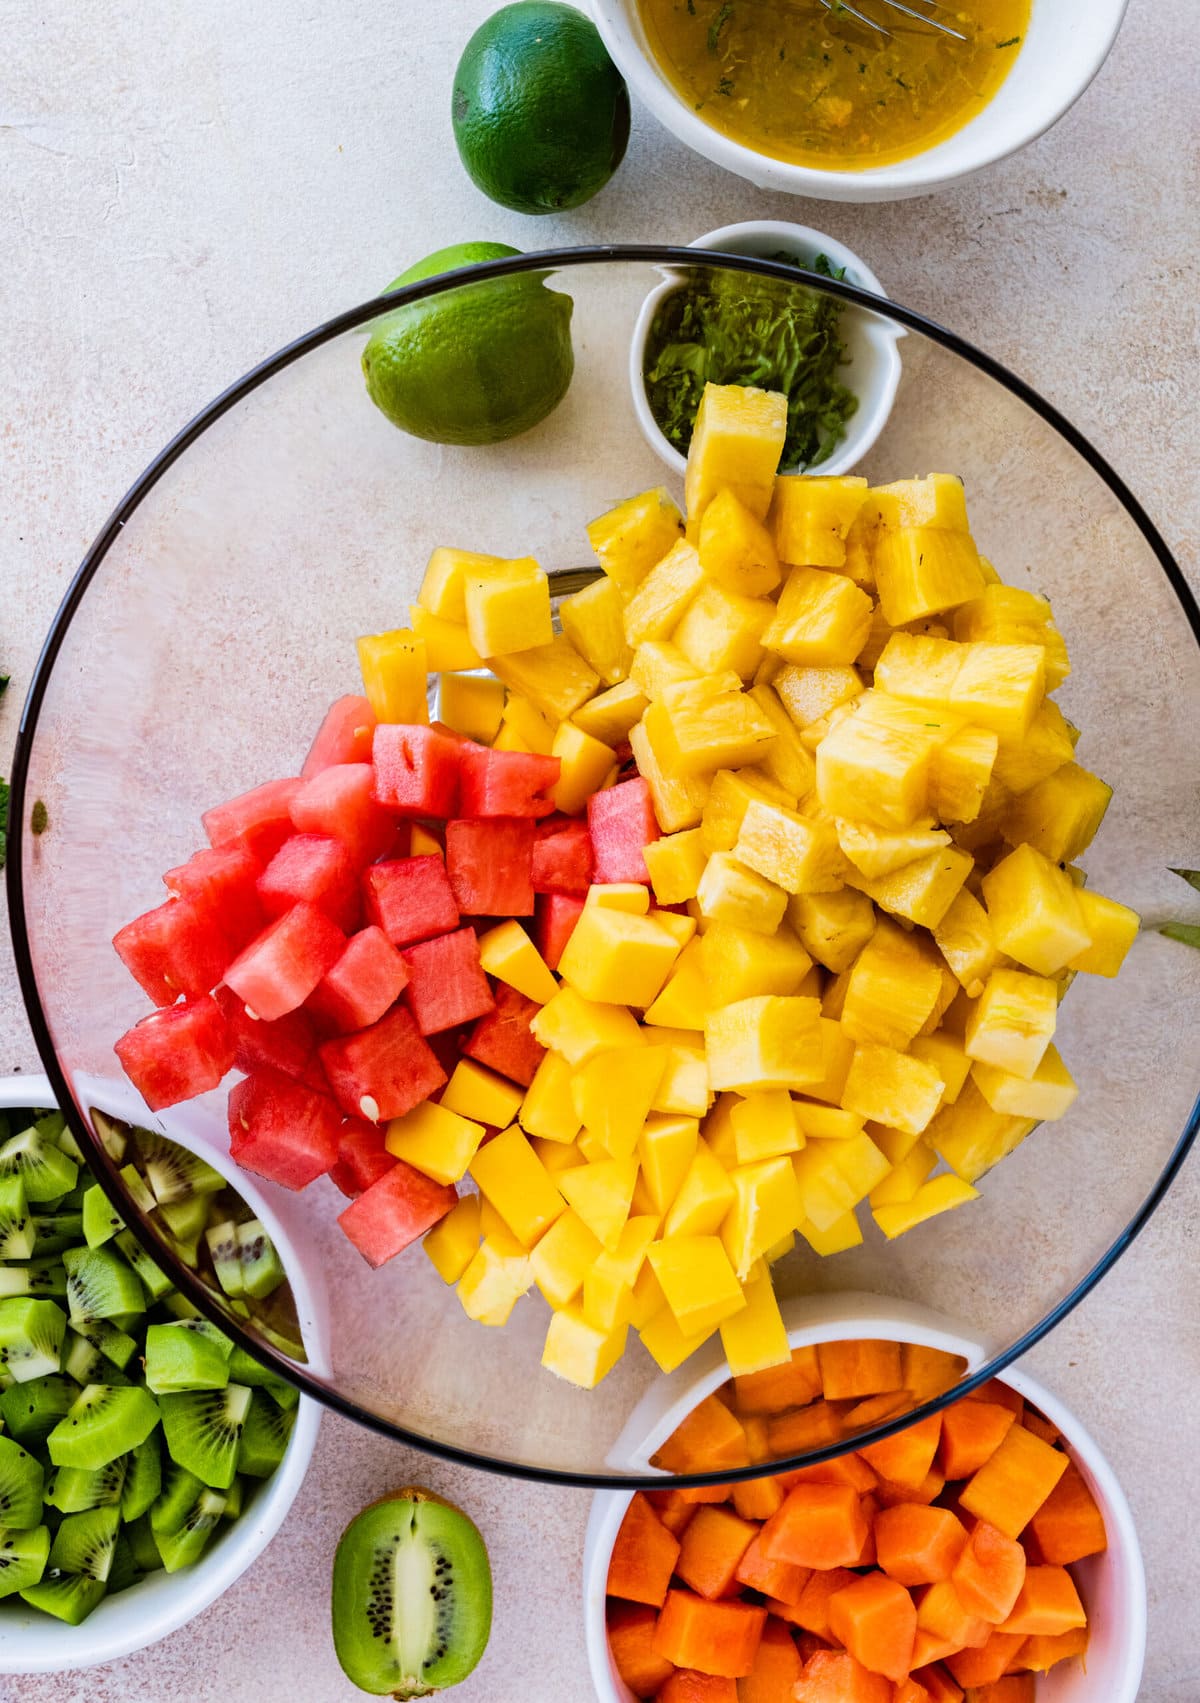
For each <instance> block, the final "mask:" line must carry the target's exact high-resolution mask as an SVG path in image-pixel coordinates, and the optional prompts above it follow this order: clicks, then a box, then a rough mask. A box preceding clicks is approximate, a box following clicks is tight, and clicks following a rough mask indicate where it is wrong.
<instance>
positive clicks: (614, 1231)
mask: <svg viewBox="0 0 1200 1703" xmlns="http://www.w3.org/2000/svg"><path fill="white" fill-rule="evenodd" d="M489 1145H494V1143H489ZM485 1151H486V1149H485ZM637 1174H638V1168H637V1160H636V1159H605V1160H601V1161H600V1162H599V1163H598V1164H592V1165H581V1166H579V1167H578V1169H576V1170H573V1171H559V1172H558V1173H557V1176H556V1181H557V1183H558V1187H559V1189H560V1190H561V1191H562V1194H563V1195H564V1197H565V1199H566V1201H567V1204H568V1205H569V1206H571V1207H573V1208H574V1210H575V1212H576V1213H577V1214H578V1216H579V1217H580V1218H582V1219H583V1222H584V1223H585V1224H586V1225H587V1227H588V1229H589V1230H590V1231H591V1232H592V1234H593V1235H594V1236H595V1237H596V1238H597V1239H598V1240H599V1241H600V1242H601V1243H602V1244H603V1245H604V1246H605V1247H606V1248H608V1247H613V1246H615V1244H616V1242H617V1240H618V1238H619V1236H620V1234H621V1231H622V1229H623V1227H624V1224H625V1221H626V1219H627V1218H628V1217H629V1209H630V1206H631V1204H632V1202H633V1189H634V1184H635V1183H636V1182H637Z"/></svg>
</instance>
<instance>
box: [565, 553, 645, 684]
mask: <svg viewBox="0 0 1200 1703" xmlns="http://www.w3.org/2000/svg"><path fill="white" fill-rule="evenodd" d="M558 616H559V620H560V621H561V622H562V630H563V632H564V633H565V634H566V635H567V637H568V638H569V639H570V641H571V643H572V644H573V645H574V646H575V649H576V650H577V651H578V652H579V654H580V656H581V657H582V658H583V659H584V661H585V662H586V663H588V664H589V666H590V667H592V668H594V669H595V671H596V673H597V674H598V675H599V676H600V678H601V680H602V681H603V682H604V684H605V685H606V686H615V685H616V684H617V682H618V681H619V680H624V679H626V678H627V676H628V674H629V664H630V662H631V660H632V657H631V653H630V650H629V646H628V645H627V644H626V642H625V606H624V602H623V599H622V597H621V592H620V588H619V587H618V585H617V583H616V581H615V580H611V579H608V578H607V577H605V578H601V579H597V580H593V582H592V584H591V585H588V586H585V587H584V588H583V590H582V591H577V592H575V593H574V595H573V596H571V597H564V598H563V600H562V602H561V603H560V604H559V606H558Z"/></svg>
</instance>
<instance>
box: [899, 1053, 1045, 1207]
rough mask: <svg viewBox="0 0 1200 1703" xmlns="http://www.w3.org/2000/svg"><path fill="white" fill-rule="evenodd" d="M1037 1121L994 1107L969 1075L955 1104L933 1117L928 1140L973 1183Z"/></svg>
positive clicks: (956, 1171) (926, 1136) (926, 1133)
mask: <svg viewBox="0 0 1200 1703" xmlns="http://www.w3.org/2000/svg"><path fill="white" fill-rule="evenodd" d="M1035 1121H1036V1120H1035V1119H1033V1118H1023V1117H1018V1116H1016V1115H1015V1114H1014V1113H1011V1112H996V1111H993V1110H992V1108H991V1107H990V1106H989V1105H988V1103H987V1101H986V1100H985V1099H984V1097H983V1095H982V1094H981V1093H980V1092H979V1088H978V1087H977V1085H976V1083H975V1081H974V1079H973V1078H972V1077H968V1078H967V1080H966V1082H965V1083H964V1084H963V1088H962V1091H961V1093H960V1094H959V1096H958V1099H957V1100H956V1101H955V1102H954V1104H953V1105H944V1106H943V1107H942V1108H941V1110H940V1111H939V1112H938V1114H937V1116H936V1117H935V1118H934V1119H933V1122H932V1123H931V1124H930V1125H929V1127H928V1129H927V1130H926V1131H925V1141H926V1143H927V1144H928V1146H930V1147H932V1148H933V1149H934V1150H935V1151H936V1152H937V1153H940V1154H941V1156H942V1158H943V1159H944V1160H945V1161H946V1163H947V1165H949V1166H950V1167H951V1168H952V1169H953V1170H954V1172H955V1173H956V1174H957V1175H958V1176H960V1177H962V1178H964V1179H965V1180H966V1181H967V1182H968V1183H974V1182H977V1181H978V1179H979V1178H980V1177H982V1176H983V1174H984V1172H985V1171H990V1170H991V1168H992V1166H993V1165H998V1164H999V1163H1000V1161H1001V1159H1005V1158H1007V1156H1008V1155H1009V1154H1010V1153H1011V1152H1012V1151H1013V1149H1014V1148H1015V1147H1019V1146H1020V1144H1021V1142H1022V1141H1024V1139H1025V1137H1026V1136H1027V1135H1028V1134H1029V1132H1030V1130H1031V1129H1033V1127H1034V1124H1035Z"/></svg>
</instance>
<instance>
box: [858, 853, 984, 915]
mask: <svg viewBox="0 0 1200 1703" xmlns="http://www.w3.org/2000/svg"><path fill="white" fill-rule="evenodd" d="M974 867H975V860H974V858H973V857H972V856H971V854H970V852H968V851H963V850H962V849H961V848H960V847H958V846H943V847H942V848H941V849H940V850H938V851H932V852H927V853H926V854H925V856H923V857H918V858H914V860H913V861H912V863H906V864H905V865H904V866H903V868H901V869H894V870H892V872H891V874H890V875H878V876H876V877H875V878H874V879H873V880H868V879H867V878H866V876H863V875H856V876H851V877H848V879H849V880H850V881H851V883H852V885H853V886H855V887H860V888H861V889H862V891H863V892H864V893H867V894H869V895H870V897H871V898H872V899H874V901H875V903H876V904H877V905H878V906H879V908H880V910H883V911H887V912H888V913H889V914H890V915H892V916H895V917H903V918H904V919H905V921H906V922H912V923H916V924H917V925H918V926H919V927H921V928H936V927H937V925H938V923H940V922H941V920H942V918H943V917H944V916H945V914H946V912H947V911H948V910H949V909H950V906H951V904H952V903H953V902H954V900H955V898H956V897H957V895H958V894H959V892H960V891H961V890H962V887H963V884H964V883H965V881H966V879H967V877H968V876H969V875H970V873H971V871H972V869H973V868H974Z"/></svg>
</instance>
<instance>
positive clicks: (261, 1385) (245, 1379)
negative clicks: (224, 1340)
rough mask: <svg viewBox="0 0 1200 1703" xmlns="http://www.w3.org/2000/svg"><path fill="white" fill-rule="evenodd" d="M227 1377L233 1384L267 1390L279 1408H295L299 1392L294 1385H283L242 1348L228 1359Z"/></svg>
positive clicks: (236, 1349) (234, 1351) (280, 1380)
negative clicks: (248, 1385)
mask: <svg viewBox="0 0 1200 1703" xmlns="http://www.w3.org/2000/svg"><path fill="white" fill-rule="evenodd" d="M229 1376H230V1379H231V1381H232V1382H233V1383H235V1384H250V1385H252V1386H253V1387H254V1388H255V1389H262V1390H268V1391H269V1392H270V1394H271V1395H272V1396H273V1397H274V1399H275V1401H276V1403H277V1405H278V1406H280V1407H295V1405H296V1403H297V1402H298V1401H299V1400H300V1391H299V1390H298V1389H297V1388H296V1386H295V1384H288V1383H285V1382H284V1380H283V1379H282V1378H279V1377H276V1375H275V1373H274V1372H269V1371H268V1370H267V1368H266V1367H265V1366H262V1365H260V1364H259V1362H258V1361H257V1360H256V1359H255V1358H254V1356H253V1355H252V1354H247V1353H246V1350H245V1349H244V1348H237V1347H235V1348H234V1350H233V1353H232V1354H231V1355H230V1357H229Z"/></svg>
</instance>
